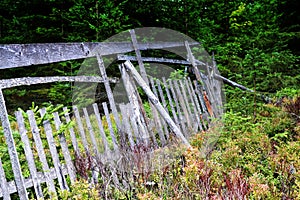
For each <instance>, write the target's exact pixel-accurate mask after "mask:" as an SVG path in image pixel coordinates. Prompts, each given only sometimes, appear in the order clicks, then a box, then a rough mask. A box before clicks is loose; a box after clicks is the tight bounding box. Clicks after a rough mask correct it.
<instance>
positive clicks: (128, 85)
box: [119, 65, 155, 144]
mask: <svg viewBox="0 0 300 200" xmlns="http://www.w3.org/2000/svg"><path fill="white" fill-rule="evenodd" d="M119 68H120V71H121V74H122V80H123V84H124V87H125V90H126V93H127V97H128V99H129V102H130V105H131V106H132V110H133V116H131V117H132V118H134V120H135V121H136V122H137V125H138V129H139V135H136V137H139V138H140V140H142V141H143V142H145V143H146V144H149V135H150V133H149V132H148V130H147V124H146V119H145V115H143V111H142V110H141V106H140V103H139V94H138V91H137V90H136V88H135V87H134V83H133V81H132V80H131V77H130V76H129V74H128V73H127V72H126V68H125V67H124V66H123V65H120V66H119ZM153 139H155V138H153Z"/></svg>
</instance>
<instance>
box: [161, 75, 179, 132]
mask: <svg viewBox="0 0 300 200" xmlns="http://www.w3.org/2000/svg"><path fill="white" fill-rule="evenodd" d="M162 79H163V83H164V85H165V90H166V93H167V97H168V100H169V104H170V107H171V112H172V115H173V118H174V121H175V123H176V124H177V125H179V126H180V123H179V119H178V117H177V114H176V111H175V106H174V104H173V99H172V96H171V93H170V90H169V86H168V85H167V81H166V79H165V77H163V78H162ZM181 130H182V131H184V130H183V129H182V127H181Z"/></svg>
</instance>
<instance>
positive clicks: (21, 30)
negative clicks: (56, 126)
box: [0, 0, 300, 109]
mask: <svg viewBox="0 0 300 200" xmlns="http://www.w3.org/2000/svg"><path fill="white" fill-rule="evenodd" d="M298 7H299V1H297V0H289V1H287V0H283V1H282V0H258V1H252V0H245V1H241V0H231V1H212V0H184V1H182V0H168V1H149V0H148V1H147V0H146V1H143V0H130V1H129V0H127V1H126V0H125V1H124V0H114V1H111V0H65V1H62V0H27V1H16V0H14V1H12V0H2V1H1V2H0V43H1V44H12V43H48V42H51V43H53V42H101V41H103V40H105V39H107V38H109V37H111V36H113V35H114V34H116V33H119V32H121V31H125V30H128V29H131V28H137V27H149V26H154V27H165V28H170V29H173V30H176V31H179V32H182V33H184V34H186V35H188V36H190V37H191V38H193V39H194V40H196V41H200V42H201V43H202V44H203V46H204V48H205V49H206V50H207V51H208V52H209V53H210V54H212V53H214V54H215V58H216V61H217V64H218V68H219V70H220V71H221V74H222V75H223V76H225V77H227V78H229V79H231V80H233V81H236V82H238V83H240V84H243V85H245V86H247V87H249V88H252V89H255V90H256V91H257V92H260V93H263V94H267V95H271V96H272V95H275V96H276V95H277V96H278V95H279V96H280V95H281V96H284V95H290V94H293V93H294V92H295V90H297V89H299V86H300V84H299V83H300V73H299V72H300V68H299V48H298V47H299V37H300V34H299V18H300V17H299V9H297V8H298ZM79 67H80V63H78V62H73V61H72V62H71V61H69V62H63V63H56V64H50V65H47V66H42V67H40V66H33V67H26V68H18V69H11V70H1V71H0V79H4V78H12V77H24V76H46V75H63V74H66V75H67V74H69V75H70V74H73V75H74V74H75V72H76V69H78V68H79ZM69 88H70V84H68V83H64V84H62V83H59V84H52V85H45V86H43V87H40V86H31V87H18V88H14V89H10V90H5V91H4V92H5V97H6V101H7V102H8V105H9V108H10V109H16V108H17V107H19V106H21V107H22V106H25V107H26V106H28V105H30V104H31V101H32V100H35V101H37V102H43V101H51V102H52V103H54V104H55V103H65V104H67V103H69V102H68V101H70V99H69V98H68V96H69V95H70V90H69ZM226 92H227V97H228V98H229V99H232V98H233V99H236V100H237V99H240V96H247V95H246V94H244V93H241V94H237V93H236V90H235V89H233V88H230V87H228V88H226ZM239 95H240V96H239ZM251 98H252V97H251ZM250 102H251V101H250ZM244 103H245V102H242V103H241V104H244Z"/></svg>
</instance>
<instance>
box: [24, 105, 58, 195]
mask: <svg viewBox="0 0 300 200" xmlns="http://www.w3.org/2000/svg"><path fill="white" fill-rule="evenodd" d="M27 116H28V120H29V124H30V127H31V132H32V136H33V140H34V142H35V146H36V148H37V151H38V157H39V159H40V161H41V163H42V169H43V171H44V173H45V176H46V177H47V178H48V181H49V182H48V181H47V185H48V187H49V191H53V192H55V191H56V190H55V186H54V182H53V180H52V179H51V178H50V175H49V171H50V168H49V165H48V162H47V158H46V154H45V151H44V147H43V143H42V140H41V138H40V136H39V133H38V127H37V125H36V121H35V118H34V113H33V111H32V110H28V111H27Z"/></svg>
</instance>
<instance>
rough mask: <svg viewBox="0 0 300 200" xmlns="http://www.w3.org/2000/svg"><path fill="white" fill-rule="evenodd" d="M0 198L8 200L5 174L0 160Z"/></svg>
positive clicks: (8, 194)
mask: <svg viewBox="0 0 300 200" xmlns="http://www.w3.org/2000/svg"><path fill="white" fill-rule="evenodd" d="M0 197H3V200H10V192H9V187H8V183H7V180H6V177H5V172H4V169H3V165H2V161H1V158H0Z"/></svg>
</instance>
